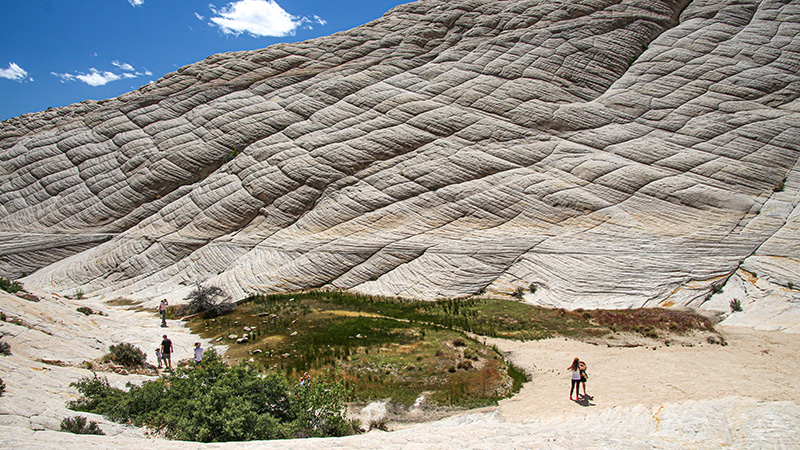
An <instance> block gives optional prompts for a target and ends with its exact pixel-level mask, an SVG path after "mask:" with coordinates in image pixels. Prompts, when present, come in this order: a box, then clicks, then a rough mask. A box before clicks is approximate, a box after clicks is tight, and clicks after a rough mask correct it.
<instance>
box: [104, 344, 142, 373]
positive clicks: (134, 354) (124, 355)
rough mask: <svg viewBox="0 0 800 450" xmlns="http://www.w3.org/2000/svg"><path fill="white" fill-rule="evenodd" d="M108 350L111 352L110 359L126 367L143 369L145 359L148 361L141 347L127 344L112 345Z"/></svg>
mask: <svg viewBox="0 0 800 450" xmlns="http://www.w3.org/2000/svg"><path fill="white" fill-rule="evenodd" d="M108 350H109V352H110V353H109V355H110V356H109V359H110V360H111V361H112V362H114V363H116V364H121V365H123V366H125V367H141V366H143V365H144V362H145V359H147V357H146V356H145V354H144V352H142V350H141V349H139V347H136V346H134V345H133V344H128V343H126V342H123V343H121V344H119V345H112V346H110V347H108Z"/></svg>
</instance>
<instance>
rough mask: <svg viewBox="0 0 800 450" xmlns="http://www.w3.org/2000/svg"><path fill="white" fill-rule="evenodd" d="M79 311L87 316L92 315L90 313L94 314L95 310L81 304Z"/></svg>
mask: <svg viewBox="0 0 800 450" xmlns="http://www.w3.org/2000/svg"><path fill="white" fill-rule="evenodd" d="M78 312H79V313H81V314H83V315H86V316H88V315H90V314H94V311H92V308H89V307H87V306H81V307H79V308H78Z"/></svg>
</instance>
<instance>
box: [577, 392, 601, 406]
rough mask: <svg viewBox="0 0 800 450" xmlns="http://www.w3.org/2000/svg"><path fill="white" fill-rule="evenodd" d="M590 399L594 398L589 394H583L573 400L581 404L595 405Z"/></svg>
mask: <svg viewBox="0 0 800 450" xmlns="http://www.w3.org/2000/svg"><path fill="white" fill-rule="evenodd" d="M592 400H594V397H592V396H591V395H584V396H583V397H579V398H578V400H575V403H577V404H579V405H581V406H597V404H596V403H594V402H592Z"/></svg>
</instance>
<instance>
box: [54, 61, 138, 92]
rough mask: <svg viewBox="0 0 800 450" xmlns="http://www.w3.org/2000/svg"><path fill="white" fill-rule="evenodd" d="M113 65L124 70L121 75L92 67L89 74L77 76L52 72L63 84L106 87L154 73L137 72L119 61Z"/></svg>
mask: <svg viewBox="0 0 800 450" xmlns="http://www.w3.org/2000/svg"><path fill="white" fill-rule="evenodd" d="M111 64H112V65H113V66H115V67H118V68H119V69H120V70H123V72H121V73H114V72H109V71H102V72H101V71H99V70H97V69H95V68H94V67H92V68H91V69H89V73H82V72H76V73H75V74H71V73H56V72H50V73H51V74H52V75H53V76H55V77H57V78H59V79H60V80H61V82H62V83H69V82H71V81H75V80H78V81H81V82H83V83H86V84H88V85H89V86H104V85H106V84H108V83H111V82H112V81H117V80H122V79H127V78H136V77H141V76H148V77H149V76H151V75H153V72H150V71H149V70H147V69H145V70H144V71H141V72H140V71H137V70H136V69H135V68H134V67H133V66H132V65H130V64H128V63H121V62H119V61H116V60H115V61H112V62H111Z"/></svg>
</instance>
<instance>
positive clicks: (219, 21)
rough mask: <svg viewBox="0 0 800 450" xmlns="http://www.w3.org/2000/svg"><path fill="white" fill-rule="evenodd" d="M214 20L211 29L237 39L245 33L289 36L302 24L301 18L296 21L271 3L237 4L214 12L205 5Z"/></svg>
mask: <svg viewBox="0 0 800 450" xmlns="http://www.w3.org/2000/svg"><path fill="white" fill-rule="evenodd" d="M209 7H210V8H211V11H212V12H213V13H214V17H212V18H211V25H216V26H218V27H219V28H220V30H222V32H223V33H225V34H233V35H235V36H238V35H240V34H242V33H247V34H249V35H251V36H255V37H261V36H275V37H281V36H289V35H293V34H294V32H295V30H296V29H297V28H298V27H300V26H301V25H302V24H303V23H305V22H307V21H309V19H307V18H305V17H296V16H293V15H291V14H289V13H288V12H286V11H285V10H284V9H283V8H281V7H280V5H278V4H277V3H276V2H275V0H237V1H234V2H231V3H228V5H227V6H225V7H224V8H222V9H220V10H217V9H216V8H214V6H213V5H209Z"/></svg>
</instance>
